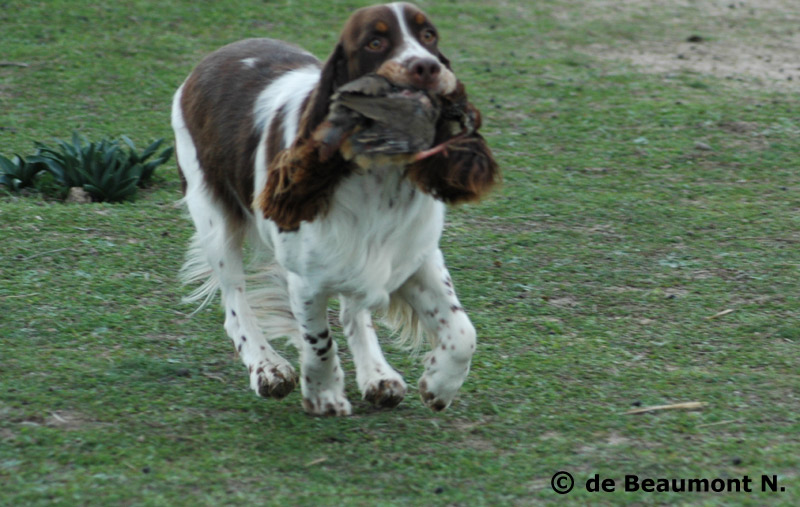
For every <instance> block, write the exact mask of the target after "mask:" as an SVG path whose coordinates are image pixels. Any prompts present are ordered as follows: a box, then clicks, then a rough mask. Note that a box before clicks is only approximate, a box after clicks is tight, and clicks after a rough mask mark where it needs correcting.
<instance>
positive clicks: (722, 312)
mask: <svg viewBox="0 0 800 507" xmlns="http://www.w3.org/2000/svg"><path fill="white" fill-rule="evenodd" d="M734 311H735V310H734V309H733V308H728V309H727V310H722V311H721V312H719V313H715V314H714V315H712V316H711V317H706V320H714V319H718V318H720V317H724V316H725V315H728V314H729V313H733V312H734Z"/></svg>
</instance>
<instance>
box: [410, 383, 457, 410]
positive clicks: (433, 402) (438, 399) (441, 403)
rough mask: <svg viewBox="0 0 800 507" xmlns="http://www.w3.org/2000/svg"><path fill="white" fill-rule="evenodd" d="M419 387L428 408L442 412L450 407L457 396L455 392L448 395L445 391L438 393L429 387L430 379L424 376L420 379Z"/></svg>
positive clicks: (421, 396)
mask: <svg viewBox="0 0 800 507" xmlns="http://www.w3.org/2000/svg"><path fill="white" fill-rule="evenodd" d="M418 387H419V395H420V398H422V402H423V403H425V405H426V406H427V407H428V408H430V409H431V410H434V411H436V412H441V411H442V410H444V409H446V408H447V407H449V406H450V404H451V403H452V402H453V398H454V397H455V392H453V393H448V394H449V396H447V395H444V394H443V393H437V392H436V391H432V390H430V389H429V388H428V379H427V378H426V377H424V376H423V377H422V378H421V379H419V384H418Z"/></svg>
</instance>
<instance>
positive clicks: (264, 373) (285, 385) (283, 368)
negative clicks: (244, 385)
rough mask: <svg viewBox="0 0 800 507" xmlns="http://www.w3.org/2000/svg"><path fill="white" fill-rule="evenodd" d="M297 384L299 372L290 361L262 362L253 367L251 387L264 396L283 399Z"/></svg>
mask: <svg viewBox="0 0 800 507" xmlns="http://www.w3.org/2000/svg"><path fill="white" fill-rule="evenodd" d="M296 386H297V373H295V371H294V368H292V366H291V365H290V364H289V363H286V364H277V365H274V364H268V363H265V362H262V363H260V364H259V365H258V366H257V367H255V368H251V371H250V387H252V389H253V390H254V391H255V392H256V393H257V394H258V395H259V396H261V397H262V398H276V399H281V398H283V397H285V396H286V395H287V394H289V393H290V392H292V391H293V390H294V388H295V387H296Z"/></svg>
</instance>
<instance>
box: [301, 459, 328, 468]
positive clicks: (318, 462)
mask: <svg viewBox="0 0 800 507" xmlns="http://www.w3.org/2000/svg"><path fill="white" fill-rule="evenodd" d="M326 461H328V458H327V457H326V456H323V457H321V458H317V459H315V460H313V461H309V462H308V463H306V464H305V465H303V466H305V467H306V468H308V467H313V466H314V465H319V464H320V463H324V462H326Z"/></svg>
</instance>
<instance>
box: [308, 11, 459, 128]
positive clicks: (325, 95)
mask: <svg viewBox="0 0 800 507" xmlns="http://www.w3.org/2000/svg"><path fill="white" fill-rule="evenodd" d="M371 73H375V74H378V75H380V76H383V77H385V78H387V79H388V80H389V81H391V82H392V83H394V84H397V85H399V86H410V87H413V88H418V89H420V90H425V91H429V92H432V93H434V94H440V95H446V94H449V93H452V92H453V91H454V90H455V89H456V86H457V83H458V80H457V79H456V77H455V74H453V71H452V69H451V68H450V61H449V60H448V59H447V58H446V57H445V56H444V55H443V54H442V53H441V51H440V50H439V34H438V32H437V30H436V27H435V26H434V25H433V23H432V22H431V21H430V18H429V17H428V16H427V15H426V14H425V13H424V12H422V11H421V10H420V9H419V8H417V7H416V6H414V5H412V4H409V3H392V4H386V5H375V6H372V7H364V8H362V9H359V10H357V11H355V12H354V13H353V15H352V16H350V18H349V19H348V20H347V22H346V23H345V25H344V29H343V30H342V34H341V37H340V39H339V42H338V43H337V45H336V48H335V49H334V51H333V53H332V54H331V55H330V57H329V58H328V60H327V61H326V62H325V65H324V67H323V69H322V75H321V78H320V82H319V85H318V86H317V89H316V90H315V92H314V96H313V97H312V99H311V104H310V106H309V108H308V109H307V110H306V115H307V116H306V118H305V120H306V121H305V122H304V124H305V128H306V129H308V130H307V132H306V133H309V132H310V130H311V129H313V128H314V127H315V126H316V125H317V124H319V123H320V122H321V121H322V119H323V118H324V117H325V115H326V114H327V111H328V105H329V104H328V102H329V99H330V96H331V95H333V93H334V92H335V91H336V89H337V88H338V87H340V86H342V85H343V84H345V83H348V82H350V81H352V80H354V79H358V78H359V77H361V76H364V75H366V74H371Z"/></svg>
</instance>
